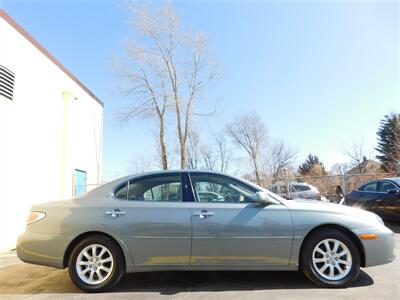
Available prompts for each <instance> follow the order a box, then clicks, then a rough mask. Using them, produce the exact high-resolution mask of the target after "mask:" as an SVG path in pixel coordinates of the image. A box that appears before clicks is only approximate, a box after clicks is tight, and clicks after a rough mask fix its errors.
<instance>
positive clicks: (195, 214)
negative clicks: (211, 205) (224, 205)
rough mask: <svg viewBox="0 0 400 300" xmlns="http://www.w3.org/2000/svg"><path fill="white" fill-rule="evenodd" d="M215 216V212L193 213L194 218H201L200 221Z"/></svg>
mask: <svg viewBox="0 0 400 300" xmlns="http://www.w3.org/2000/svg"><path fill="white" fill-rule="evenodd" d="M213 215H214V213H213V212H208V211H197V212H194V213H193V216H195V217H199V218H200V219H205V218H208V217H212V216H213Z"/></svg>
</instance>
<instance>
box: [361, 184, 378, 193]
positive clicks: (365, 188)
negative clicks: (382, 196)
mask: <svg viewBox="0 0 400 300" xmlns="http://www.w3.org/2000/svg"><path fill="white" fill-rule="evenodd" d="M358 190H359V191H361V192H377V191H378V182H370V183H367V184H364V185H362V186H361V187H360V188H358Z"/></svg>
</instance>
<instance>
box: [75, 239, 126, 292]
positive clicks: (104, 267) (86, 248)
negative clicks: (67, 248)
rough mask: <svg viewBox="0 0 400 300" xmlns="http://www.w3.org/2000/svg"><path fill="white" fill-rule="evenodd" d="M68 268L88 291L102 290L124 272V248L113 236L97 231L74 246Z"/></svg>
mask: <svg viewBox="0 0 400 300" xmlns="http://www.w3.org/2000/svg"><path fill="white" fill-rule="evenodd" d="M68 271H69V275H70V277H71V280H72V281H73V282H74V284H75V285H76V286H77V287H78V288H80V289H81V290H84V291H86V292H103V291H106V290H109V289H111V288H112V287H113V286H114V285H116V284H117V283H118V281H119V280H120V279H121V277H122V275H123V274H124V262H123V257H122V253H121V250H120V249H119V247H118V246H117V245H116V244H115V242H113V241H112V240H111V239H109V238H107V237H105V236H102V235H95V236H90V237H87V238H85V239H83V240H82V241H80V242H79V243H78V244H77V245H76V246H75V247H74V249H73V250H72V253H71V255H70V257H69V261H68Z"/></svg>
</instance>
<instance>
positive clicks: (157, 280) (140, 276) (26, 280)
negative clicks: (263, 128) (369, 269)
mask: <svg viewBox="0 0 400 300" xmlns="http://www.w3.org/2000/svg"><path fill="white" fill-rule="evenodd" d="M373 283H374V281H373V279H372V278H371V277H370V276H369V275H368V274H367V273H365V272H363V271H361V273H360V276H359V277H358V279H357V281H356V282H355V283H354V284H353V285H352V286H351V287H360V286H368V285H372V284H373ZM351 287H350V288H351ZM310 288H313V289H315V288H318V287H317V286H315V285H313V284H312V283H310V282H309V281H308V280H307V278H306V277H305V276H304V275H303V274H302V273H301V272H282V271H279V272H263V271H254V272H253V271H242V272H236V271H229V272H209V271H192V272H183V271H182V272H149V273H132V274H127V275H125V276H124V277H123V279H122V281H121V282H120V283H119V284H118V285H117V286H116V287H115V288H114V290H113V292H158V293H160V294H162V295H174V294H178V293H181V292H189V291H190V292H218V291H252V290H277V289H310ZM67 293H81V291H80V290H79V289H77V288H76V287H75V286H74V285H73V283H72V282H71V281H70V279H69V275H68V271H67V270H58V269H52V268H47V267H42V266H34V265H28V264H18V265H13V266H9V267H5V268H2V269H0V294H1V295H7V294H67Z"/></svg>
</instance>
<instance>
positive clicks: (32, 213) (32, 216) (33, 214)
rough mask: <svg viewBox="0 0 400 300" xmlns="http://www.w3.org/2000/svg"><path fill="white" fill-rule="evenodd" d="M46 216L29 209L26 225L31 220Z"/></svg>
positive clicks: (34, 220)
mask: <svg viewBox="0 0 400 300" xmlns="http://www.w3.org/2000/svg"><path fill="white" fill-rule="evenodd" d="M45 216H46V214H45V213H42V212H38V211H30V212H29V216H28V220H26V225H29V224H32V223H33V222H36V221H39V220H41V219H43V218H44V217H45Z"/></svg>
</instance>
